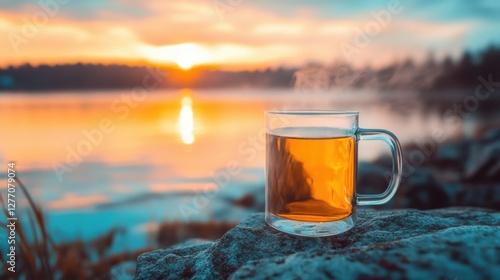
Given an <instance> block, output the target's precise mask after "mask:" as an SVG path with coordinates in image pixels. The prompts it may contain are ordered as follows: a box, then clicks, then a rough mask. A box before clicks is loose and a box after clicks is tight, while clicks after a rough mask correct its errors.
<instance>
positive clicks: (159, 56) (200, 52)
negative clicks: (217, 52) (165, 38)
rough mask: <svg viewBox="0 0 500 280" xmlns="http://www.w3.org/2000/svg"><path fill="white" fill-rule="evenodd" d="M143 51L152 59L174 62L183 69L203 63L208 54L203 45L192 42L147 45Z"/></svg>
mask: <svg viewBox="0 0 500 280" xmlns="http://www.w3.org/2000/svg"><path fill="white" fill-rule="evenodd" d="M144 53H145V55H146V56H147V57H148V59H150V60H152V61H155V62H164V63H165V62H171V63H175V64H177V65H178V66H179V67H180V68H182V69H184V70H188V69H190V68H191V67H193V66H194V65H199V64H202V63H205V62H206V61H207V60H208V58H209V54H208V52H207V50H206V49H205V48H204V47H201V46H199V45H196V44H193V43H184V44H178V45H171V46H162V47H147V48H146V49H145V50H144Z"/></svg>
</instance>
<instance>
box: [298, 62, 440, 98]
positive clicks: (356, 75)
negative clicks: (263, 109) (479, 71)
mask: <svg viewBox="0 0 500 280" xmlns="http://www.w3.org/2000/svg"><path fill="white" fill-rule="evenodd" d="M441 73H442V68H441V67H438V66H436V65H435V63H433V62H432V61H429V62H427V63H425V64H423V65H421V66H416V65H414V64H413V62H411V61H406V62H404V63H402V64H395V65H391V66H389V67H386V68H382V69H378V70H373V69H371V68H365V69H354V68H351V67H350V66H349V65H346V64H336V65H331V66H321V65H309V66H306V67H304V68H302V69H299V70H298V71H296V72H295V74H294V78H295V89H296V90H308V91H310V90H312V91H325V90H328V89H338V88H340V89H342V88H358V89H370V90H391V89H393V90H394V89H411V90H426V89H429V88H431V87H432V85H433V83H434V81H435V80H436V78H437V77H438V76H439V75H441Z"/></svg>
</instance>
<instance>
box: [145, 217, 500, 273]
mask: <svg viewBox="0 0 500 280" xmlns="http://www.w3.org/2000/svg"><path fill="white" fill-rule="evenodd" d="M498 275H500V213H498V212H495V211H492V210H486V209H478V208H448V209H439V210H429V211H418V210H393V211H375V210H359V211H358V222H357V225H356V227H355V228H354V229H353V230H351V231H349V232H347V233H344V234H342V235H338V236H333V237H324V238H304V237H296V236H291V235H287V234H285V233H281V232H279V231H276V230H274V229H272V228H271V227H269V226H267V225H266V223H265V222H264V215H263V214H255V215H252V216H250V217H249V218H247V219H246V220H244V221H243V222H241V223H240V224H239V225H238V226H237V227H236V228H234V229H232V230H230V231H229V232H227V233H226V234H225V235H224V236H223V237H222V238H221V239H220V240H218V241H216V242H208V241H202V240H194V241H189V242H187V243H183V244H178V245H176V246H174V247H171V248H168V249H162V250H157V251H154V252H150V253H145V254H143V255H141V256H140V257H139V258H138V262H137V271H136V279H179V278H181V279H182V278H185V279H189V278H197V279H223V278H232V279H265V278H273V279H274V278H281V279H294V278H295V279H305V278H307V279H328V278H338V279H368V278H377V279H391V278H397V279H398V278H403V279H404V278H406V279H438V278H441V279H494V278H495V277H496V276H498Z"/></svg>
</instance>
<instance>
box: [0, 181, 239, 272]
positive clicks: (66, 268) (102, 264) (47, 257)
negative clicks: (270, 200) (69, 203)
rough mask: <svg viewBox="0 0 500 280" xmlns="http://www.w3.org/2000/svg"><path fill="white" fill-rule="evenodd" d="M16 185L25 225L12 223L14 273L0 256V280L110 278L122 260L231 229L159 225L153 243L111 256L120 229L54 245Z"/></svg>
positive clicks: (225, 226) (35, 210) (208, 224)
mask: <svg viewBox="0 0 500 280" xmlns="http://www.w3.org/2000/svg"><path fill="white" fill-rule="evenodd" d="M17 184H18V188H20V189H21V190H22V193H23V194H24V195H25V196H26V198H27V200H28V203H29V207H28V210H27V211H28V213H27V216H28V218H27V219H28V221H29V223H27V224H26V223H23V224H20V223H19V222H17V223H16V244H15V245H16V272H15V273H11V272H9V271H8V270H7V268H8V265H7V263H6V259H5V255H6V254H3V253H2V254H0V261H1V262H2V271H1V272H0V273H1V274H0V279H28V280H31V279H36V280H43V279H68V280H69V279H71V280H78V279H110V274H109V272H110V270H111V268H112V267H113V266H115V265H117V264H119V263H122V262H125V261H130V260H132V261H135V260H136V259H137V257H138V256H139V255H140V254H142V253H144V252H147V251H151V250H154V249H156V248H159V247H166V246H170V245H172V244H175V243H178V242H181V241H183V240H186V239H188V238H205V239H216V238H219V237H221V236H222V235H223V234H224V233H225V232H226V231H227V230H229V229H231V228H232V227H234V226H235V224H232V223H227V222H214V221H210V222H206V223H204V222H195V223H191V224H184V223H181V222H169V223H163V224H161V225H160V228H159V230H158V232H157V234H156V236H155V238H154V239H155V241H156V243H157V244H155V245H153V246H151V247H148V248H144V249H141V250H137V251H134V252H122V253H118V254H113V255H111V254H110V253H109V250H110V248H111V246H112V245H113V240H114V238H115V236H116V235H117V234H119V233H120V232H121V231H122V229H112V230H111V231H109V232H108V233H106V234H105V235H103V236H100V237H98V238H95V239H93V240H88V241H84V240H81V239H76V240H74V241H71V242H59V243H56V242H54V240H53V239H52V238H51V236H52V235H51V234H50V232H48V231H47V221H46V220H45V216H44V212H43V209H42V208H41V207H40V206H39V205H37V204H36V203H35V202H34V200H33V199H32V197H31V196H30V194H29V193H28V191H27V190H26V187H25V186H24V185H23V184H22V183H21V182H20V181H17ZM0 202H1V204H2V209H1V210H0V211H3V212H4V215H5V216H8V211H7V205H5V203H4V200H3V197H2V196H1V195H0ZM0 226H1V227H2V229H3V230H8V228H7V227H6V223H4V222H1V223H0ZM6 236H7V235H6Z"/></svg>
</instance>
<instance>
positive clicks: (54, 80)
mask: <svg viewBox="0 0 500 280" xmlns="http://www.w3.org/2000/svg"><path fill="white" fill-rule="evenodd" d="M151 71H153V72H154V71H162V72H164V73H165V75H164V78H162V79H161V80H160V81H159V83H158V84H155V86H157V87H163V88H181V87H190V88H221V87H234V88H290V87H293V86H299V87H305V88H307V87H312V88H325V87H326V88H331V87H349V88H369V89H388V90H391V89H409V90H419V91H432V90H446V89H464V88H473V87H475V86H476V85H477V84H478V80H477V77H478V76H479V75H482V76H484V77H487V76H488V75H490V74H491V75H492V77H493V79H494V80H495V81H497V80H500V48H498V47H495V46H490V47H488V48H486V49H485V50H483V51H481V52H478V53H474V54H473V53H471V52H467V51H466V52H464V53H463V54H462V55H461V57H460V58H459V59H457V60H453V59H451V58H450V57H447V58H445V59H444V60H442V61H436V60H435V59H434V58H433V57H432V56H431V55H429V58H428V59H427V61H425V62H424V63H421V64H416V63H415V62H414V61H413V60H411V59H407V60H406V61H403V62H398V63H393V64H391V65H389V66H387V67H383V68H380V69H372V68H369V67H366V68H363V69H353V68H351V67H350V66H349V65H345V64H343V65H342V64H334V65H330V66H319V65H309V66H306V67H303V68H301V69H293V68H277V69H270V68H268V69H266V70H255V71H226V70H214V69H205V68H198V69H191V70H188V71H183V70H180V69H177V68H173V67H168V68H167V67H165V68H162V69H161V70H158V69H152V68H148V67H146V66H125V65H102V64H82V63H77V64H64V65H52V66H51V65H39V66H36V67H34V66H31V65H30V64H24V65H21V66H17V67H13V66H9V67H7V68H3V69H0V90H3V91H43V90H86V89H89V90H90V89H118V88H133V87H136V86H142V85H143V84H144V77H145V76H147V75H149V74H150V73H151Z"/></svg>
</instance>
